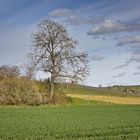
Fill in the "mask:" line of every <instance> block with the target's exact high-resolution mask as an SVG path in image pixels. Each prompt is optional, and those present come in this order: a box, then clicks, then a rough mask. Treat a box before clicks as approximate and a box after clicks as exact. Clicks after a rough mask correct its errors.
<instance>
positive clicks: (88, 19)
mask: <svg viewBox="0 0 140 140" xmlns="http://www.w3.org/2000/svg"><path fill="white" fill-rule="evenodd" d="M139 7H140V0H120V1H118V0H0V66H1V65H5V64H6V65H21V64H22V63H24V61H25V60H26V58H27V54H28V53H29V52H30V51H31V47H32V42H31V34H32V33H33V32H35V30H36V26H37V24H38V23H39V22H40V21H41V20H43V19H50V20H53V21H56V22H59V23H61V24H63V25H64V26H65V27H66V28H67V30H68V32H69V35H70V36H73V37H74V38H75V39H76V40H78V41H79V45H78V46H77V47H78V50H79V51H87V52H88V53H89V60H90V61H89V68H90V75H89V77H88V78H87V80H86V81H85V82H84V84H86V85H90V86H99V85H102V86H111V85H139V84H140V8H139ZM43 76H44V75H42V74H41V73H40V74H38V77H39V78H41V77H43Z"/></svg>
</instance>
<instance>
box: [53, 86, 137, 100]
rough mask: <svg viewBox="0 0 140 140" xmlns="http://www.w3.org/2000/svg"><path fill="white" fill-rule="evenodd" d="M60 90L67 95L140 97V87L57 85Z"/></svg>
mask: <svg viewBox="0 0 140 140" xmlns="http://www.w3.org/2000/svg"><path fill="white" fill-rule="evenodd" d="M56 87H58V90H59V88H60V91H63V93H65V94H87V95H111V96H125V97H126V96H136V97H137V96H140V86H114V87H102V88H99V87H90V86H80V85H70V84H63V85H56ZM126 89H127V90H134V91H135V93H127V92H124V91H123V90H126Z"/></svg>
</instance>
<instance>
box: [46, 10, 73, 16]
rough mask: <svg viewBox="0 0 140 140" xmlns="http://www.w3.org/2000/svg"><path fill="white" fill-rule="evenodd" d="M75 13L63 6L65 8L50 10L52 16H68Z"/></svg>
mask: <svg viewBox="0 0 140 140" xmlns="http://www.w3.org/2000/svg"><path fill="white" fill-rule="evenodd" d="M74 13H75V12H74V11H72V10H70V9H66V8H63V9H55V10H53V11H51V12H49V14H48V15H49V16H51V17H68V16H71V15H73V14H74Z"/></svg>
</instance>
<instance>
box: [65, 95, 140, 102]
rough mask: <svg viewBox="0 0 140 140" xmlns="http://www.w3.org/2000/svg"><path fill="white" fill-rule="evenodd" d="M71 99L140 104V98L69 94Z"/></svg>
mask: <svg viewBox="0 0 140 140" xmlns="http://www.w3.org/2000/svg"><path fill="white" fill-rule="evenodd" d="M67 96H69V97H75V98H80V99H84V100H90V101H93V100H96V101H103V102H110V103H116V104H140V97H130V98H128V97H116V96H104V95H82V94H67Z"/></svg>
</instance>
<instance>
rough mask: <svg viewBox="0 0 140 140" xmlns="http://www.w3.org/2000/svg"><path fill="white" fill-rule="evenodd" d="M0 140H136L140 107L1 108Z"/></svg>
mask: <svg viewBox="0 0 140 140" xmlns="http://www.w3.org/2000/svg"><path fill="white" fill-rule="evenodd" d="M0 139H1V140H126V139H127V140H138V139H140V106H139V105H115V104H107V103H102V102H86V101H83V100H76V99H74V100H73V103H72V104H69V105H65V106H62V105H61V106H40V107H16V106H15V107H14V106H7V107H2V106H1V107H0Z"/></svg>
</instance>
